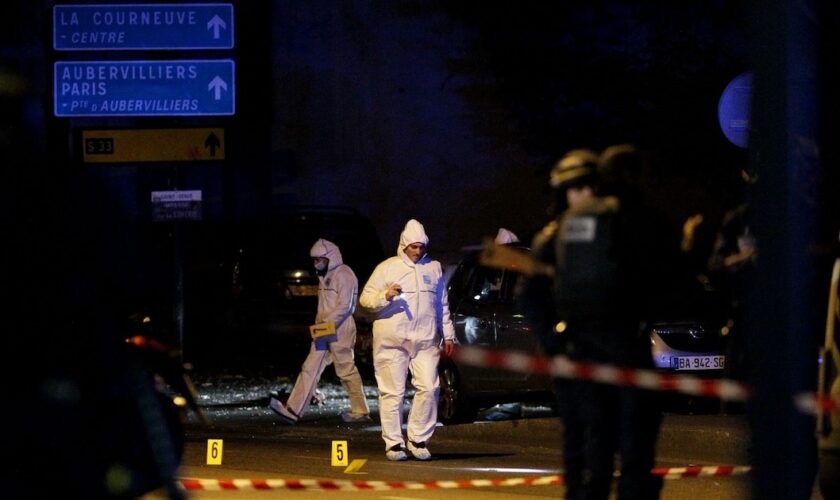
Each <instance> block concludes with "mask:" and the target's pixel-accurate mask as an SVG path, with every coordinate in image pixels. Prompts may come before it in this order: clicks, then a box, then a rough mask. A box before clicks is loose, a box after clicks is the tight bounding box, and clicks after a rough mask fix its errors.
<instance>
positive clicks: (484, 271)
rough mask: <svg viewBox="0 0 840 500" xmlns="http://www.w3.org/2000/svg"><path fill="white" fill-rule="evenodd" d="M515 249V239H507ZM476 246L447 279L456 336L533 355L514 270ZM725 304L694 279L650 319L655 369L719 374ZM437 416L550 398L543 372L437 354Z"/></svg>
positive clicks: (459, 417) (469, 416)
mask: <svg viewBox="0 0 840 500" xmlns="http://www.w3.org/2000/svg"><path fill="white" fill-rule="evenodd" d="M513 246H516V247H517V248H521V250H522V251H523V252H527V251H529V250H528V248H527V247H525V246H523V245H521V244H513ZM480 251H481V249H480V247H471V248H466V249H465V250H464V254H463V258H462V259H461V261H460V262H459V263H458V265H457V266H456V267H455V269H454V271H453V272H452V275H451V277H450V279H449V282H448V284H447V290H448V292H449V306H450V313H451V315H452V320H453V323H454V325H455V332H456V337H457V340H458V342H459V343H460V344H461V345H470V346H477V347H482V348H487V349H497V350H510V351H520V352H524V353H526V354H532V355H539V354H541V347H540V344H539V340H538V338H537V336H536V335H535V333H534V331H533V329H532V328H531V326H530V325H528V323H527V322H526V321H525V318H524V316H523V314H522V313H521V312H520V311H519V309H518V307H517V302H516V296H515V292H516V288H517V281H518V280H520V279H521V275H520V274H519V273H517V272H515V271H511V270H501V269H496V268H489V267H485V266H482V265H481V264H480V263H479V261H478V256H479V253H480ZM726 321H727V319H726V314H725V308H723V307H722V306H721V304H720V303H719V301H718V299H717V297H716V294H715V292H714V291H713V290H711V289H710V288H708V287H707V286H703V285H702V284H701V283H697V288H696V290H692V291H691V293H689V294H688V295H687V300H686V303H685V304H684V305H683V306H682V307H678V308H676V309H675V310H674V311H673V315H672V316H671V317H669V318H663V319H662V321H661V322H657V323H655V324H653V325H652V327H651V330H650V338H651V344H652V352H653V361H654V365H655V366H656V367H657V368H658V369H660V370H663V371H668V372H681V373H682V372H688V373H692V374H700V375H701V376H721V375H722V374H723V368H724V366H725V361H726V359H725V354H724V353H725V340H726V339H725V337H724V336H723V335H722V333H721V332H722V331H723V332H725V331H726V330H725V326H726V324H727V322H726ZM439 375H440V385H441V393H440V403H439V408H438V418H439V419H440V421H442V422H444V423H455V422H465V421H472V420H473V419H474V418H475V416H476V414H477V412H478V411H479V410H480V409H482V408H487V407H490V406H493V405H495V404H501V403H510V402H526V401H541V402H546V403H553V402H554V394H553V392H552V391H553V386H552V384H551V381H550V379H549V377H546V376H540V375H533V374H530V375H526V374H522V373H517V372H511V371H507V370H502V369H497V368H478V367H474V366H467V365H463V364H461V363H458V362H456V361H454V360H452V359H444V360H442V361H441V363H440V366H439Z"/></svg>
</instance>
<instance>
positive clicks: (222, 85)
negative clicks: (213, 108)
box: [207, 76, 227, 101]
mask: <svg viewBox="0 0 840 500" xmlns="http://www.w3.org/2000/svg"><path fill="white" fill-rule="evenodd" d="M207 90H215V92H216V93H215V94H213V96H214V98H215V99H216V100H217V101H218V100H219V99H221V98H222V90H227V83H226V82H225V81H224V80H222V79H221V77H219V76H216V78H213V80H212V81H211V82H210V84H209V85H207Z"/></svg>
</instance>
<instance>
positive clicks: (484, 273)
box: [467, 266, 503, 303]
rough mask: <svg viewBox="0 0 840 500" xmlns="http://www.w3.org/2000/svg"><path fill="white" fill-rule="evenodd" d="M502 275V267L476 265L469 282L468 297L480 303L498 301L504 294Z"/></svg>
mask: <svg viewBox="0 0 840 500" xmlns="http://www.w3.org/2000/svg"><path fill="white" fill-rule="evenodd" d="M502 275H503V271H502V270H501V269H493V268H489V267H484V266H478V267H476V268H475V272H474V273H473V275H472V279H471V281H470V283H469V289H468V293H467V299H468V300H471V301H473V302H478V303H493V302H498V301H499V300H500V298H501V296H502Z"/></svg>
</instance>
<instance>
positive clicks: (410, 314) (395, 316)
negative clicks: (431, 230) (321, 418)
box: [359, 219, 455, 461]
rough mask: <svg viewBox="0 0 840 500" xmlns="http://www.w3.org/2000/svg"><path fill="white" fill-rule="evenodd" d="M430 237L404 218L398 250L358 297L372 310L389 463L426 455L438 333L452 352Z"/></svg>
mask: <svg viewBox="0 0 840 500" xmlns="http://www.w3.org/2000/svg"><path fill="white" fill-rule="evenodd" d="M428 243H429V238H428V236H426V232H425V230H424V229H423V226H422V224H420V223H419V222H417V221H416V220H414V219H411V220H410V221H408V223H407V224H406V225H405V229H404V230H403V232H402V234H401V235H400V242H399V245H398V247H397V255H395V256H393V257H390V258H388V259H386V260H384V261H383V262H381V263H380V264H379V265H378V266H377V267H376V269H374V270H373V273H372V274H371V276H370V279H369V280H368V282H367V284H366V285H365V287H364V289H363V290H362V294H361V296H360V297H359V303H360V304H361V305H362V307H365V308H368V309H370V310H372V311H374V312H376V318H377V319H376V320H374V322H373V365H374V370H375V372H376V383H377V385H378V387H379V416H380V419H381V422H382V438H383V440H384V441H385V455H386V456H387V457H388V459H389V460H395V461H401V460H407V459H408V453H407V452H410V453H411V454H412V456H414V457H415V458H417V459H419V460H429V459H430V458H431V457H432V455H431V453H430V452H429V450H428V448H427V447H426V445H427V444H428V442H429V440H430V439H431V437H432V434H433V433H434V430H435V424H436V423H437V406H438V396H439V391H440V386H439V381H438V372H437V369H438V361H439V360H440V347H439V346H440V337H439V336H438V332H439V331H442V333H443V338H444V342H443V350H444V355H446V356H451V355H452V353H453V350H454V341H455V329H454V327H453V326H452V320H451V319H450V318H449V301H448V298H447V294H446V288H445V281H444V279H443V272H442V270H441V265H440V262H438V261H436V260H432V259H431V258H429V257H428V256H427V255H426V246H427V245H428ZM409 370H410V371H411V376H412V384H413V385H414V388H415V393H414V401H413V403H412V405H411V411H410V412H409V414H408V425H407V437H408V443H407V449H406V441H405V439H404V438H403V433H402V423H403V412H402V406H403V401H404V399H405V384H406V377H407V375H408V372H409Z"/></svg>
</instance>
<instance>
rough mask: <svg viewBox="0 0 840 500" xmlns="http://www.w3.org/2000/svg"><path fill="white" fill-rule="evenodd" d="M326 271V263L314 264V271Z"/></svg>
mask: <svg viewBox="0 0 840 500" xmlns="http://www.w3.org/2000/svg"><path fill="white" fill-rule="evenodd" d="M326 269H327V263H326V262H316V263H315V270H316V271H325V270H326Z"/></svg>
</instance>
